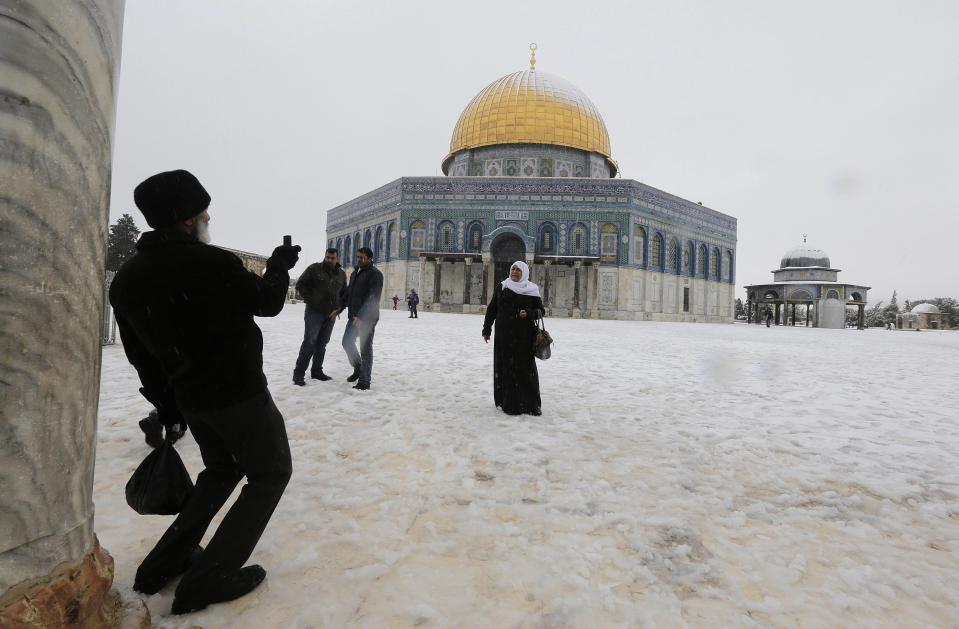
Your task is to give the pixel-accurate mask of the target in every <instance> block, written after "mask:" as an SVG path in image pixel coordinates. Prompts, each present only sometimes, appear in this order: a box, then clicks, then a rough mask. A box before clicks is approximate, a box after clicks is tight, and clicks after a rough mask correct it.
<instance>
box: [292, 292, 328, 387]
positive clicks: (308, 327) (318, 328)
mask: <svg viewBox="0 0 959 629" xmlns="http://www.w3.org/2000/svg"><path fill="white" fill-rule="evenodd" d="M303 323H304V326H303V327H304V332H303V344H302V345H300V355H299V356H297V357H296V367H294V368H293V376H294V377H298V378H302V377H304V376H305V375H306V368H307V367H308V366H309V364H310V358H312V359H313V368H312V369H310V374H312V375H314V376H316V375H319V374H320V373H322V372H323V357H324V356H326V344H327V343H329V342H330V336H331V335H332V334H333V326H334V325H336V319H331V318H330V317H329V315H325V314H323V313H320V312H317V311H315V310H311V309H310V308H307V309H306V312H305V313H304V314H303Z"/></svg>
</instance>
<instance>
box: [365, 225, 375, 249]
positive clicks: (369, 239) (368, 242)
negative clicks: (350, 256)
mask: <svg viewBox="0 0 959 629" xmlns="http://www.w3.org/2000/svg"><path fill="white" fill-rule="evenodd" d="M363 246H364V247H368V248H370V249H373V232H372V231H371V230H369V229H367V230H366V232H365V233H364V234H363ZM373 253H374V254H376V251H375V250H374V251H373Z"/></svg>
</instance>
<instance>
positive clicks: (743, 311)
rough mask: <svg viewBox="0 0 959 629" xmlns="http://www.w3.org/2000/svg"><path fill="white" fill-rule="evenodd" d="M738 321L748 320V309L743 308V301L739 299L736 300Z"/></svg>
mask: <svg viewBox="0 0 959 629" xmlns="http://www.w3.org/2000/svg"><path fill="white" fill-rule="evenodd" d="M735 317H736V318H737V319H740V318H742V319H745V318H746V308H745V307H744V306H743V300H742V299H740V298H739V297H737V298H736V315H735Z"/></svg>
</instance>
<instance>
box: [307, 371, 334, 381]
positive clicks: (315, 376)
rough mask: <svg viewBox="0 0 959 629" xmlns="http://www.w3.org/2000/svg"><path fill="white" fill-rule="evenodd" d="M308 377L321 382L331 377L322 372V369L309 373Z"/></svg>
mask: <svg viewBox="0 0 959 629" xmlns="http://www.w3.org/2000/svg"><path fill="white" fill-rule="evenodd" d="M310 377H311V378H313V379H314V380H322V381H323V382H326V381H327V380H332V379H333V378H331V377H329V376H328V375H326V374H325V373H323V372H322V371H321V372H320V373H315V374H310Z"/></svg>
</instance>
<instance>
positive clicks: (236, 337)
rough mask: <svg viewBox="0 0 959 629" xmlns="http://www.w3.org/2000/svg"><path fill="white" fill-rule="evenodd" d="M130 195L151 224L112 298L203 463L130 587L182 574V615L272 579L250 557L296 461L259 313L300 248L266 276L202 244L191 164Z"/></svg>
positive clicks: (274, 302)
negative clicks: (216, 520)
mask: <svg viewBox="0 0 959 629" xmlns="http://www.w3.org/2000/svg"><path fill="white" fill-rule="evenodd" d="M133 197H134V201H135V202H136V205H137V207H138V208H140V210H141V211H142V212H143V214H144V215H145V216H146V220H147V223H149V225H150V227H152V228H153V229H154V231H150V232H147V233H145V234H143V236H142V237H141V238H140V240H139V242H137V253H136V255H135V256H133V258H131V259H130V260H128V261H127V262H126V263H125V264H124V265H123V266H122V267H121V268H120V270H119V271H118V272H117V274H116V277H115V278H114V279H113V283H112V285H111V286H110V303H111V304H112V305H113V309H114V314H115V316H116V320H117V324H118V325H119V328H120V337H121V338H122V340H123V349H124V350H125V351H126V355H127V358H128V359H129V361H130V363H131V364H132V365H133V366H134V367H135V368H136V370H137V373H138V374H139V376H140V382H141V383H142V384H143V388H141V389H140V392H141V393H142V394H143V396H144V397H145V398H146V399H147V400H149V401H150V403H151V404H153V405H154V406H155V407H156V410H157V413H158V416H159V419H160V421H161V422H162V423H163V424H164V425H165V426H167V427H168V428H167V430H168V434H169V432H170V431H171V429H172V430H173V431H174V434H176V432H178V430H177V427H178V426H182V424H184V422H185V424H186V426H189V428H190V431H191V432H192V433H193V437H194V438H195V439H196V442H197V445H199V447H200V454H201V456H202V457H203V464H204V466H205V469H204V470H203V471H202V472H200V474H199V475H198V476H197V479H196V486H195V487H194V489H193V491H192V493H191V494H190V496H189V498H188V499H187V501H186V504H184V506H183V509H182V510H181V511H180V514H179V515H178V516H177V518H176V520H174V522H173V524H172V525H171V526H170V528H169V529H167V531H166V533H164V534H163V537H161V538H160V541H159V542H157V544H156V546H155V547H154V548H153V550H152V551H150V554H149V555H147V557H146V559H144V560H143V563H141V564H140V567H139V569H138V570H137V574H136V580H135V582H134V584H133V588H134V589H135V590H137V591H138V592H143V593H146V594H154V593H156V592H158V591H159V590H160V589H162V588H163V587H164V586H165V585H166V584H167V582H169V581H170V580H171V579H172V578H174V577H175V576H177V575H179V574H181V573H184V572H185V573H186V574H184V576H183V579H182V580H181V581H180V583H179V585H178V586H177V588H176V594H175V598H174V600H173V613H176V614H181V613H187V612H191V611H195V610H198V609H203V608H204V607H206V606H207V605H210V604H212V603H219V602H223V601H229V600H232V599H235V598H238V597H240V596H243V595H244V594H246V593H248V592H250V591H251V590H253V589H254V588H255V587H256V586H257V585H259V584H260V582H261V581H263V578H264V577H265V576H266V572H265V571H264V570H263V568H261V567H260V566H257V565H252V566H247V567H243V564H245V563H246V561H247V559H249V557H250V554H251V553H252V551H253V548H254V546H256V543H257V541H258V540H259V538H260V535H261V534H262V533H263V530H264V529H265V528H266V524H267V522H268V521H269V520H270V516H271V515H272V514H273V510H274V509H275V508H276V505H277V503H278V502H279V500H280V496H281V495H282V494H283V490H284V488H285V487H286V485H287V482H288V481H289V479H290V473H291V469H292V468H291V462H290V448H289V443H288V441H287V437H286V428H285V426H284V424H283V416H282V415H280V412H279V411H278V410H277V408H276V406H275V405H274V404H273V399H272V398H271V397H270V392H269V390H268V389H267V383H266V377H265V376H264V375H263V337H262V335H261V334H260V329H259V328H258V327H257V325H256V323H254V322H253V317H254V316H261V317H272V316H275V315H277V314H278V313H279V312H280V310H282V308H283V304H284V302H285V300H286V294H287V287H288V286H289V282H290V279H289V269H291V268H293V266H294V265H295V264H296V261H297V258H298V252H299V249H300V248H299V247H294V246H280V247H277V248H276V249H274V250H273V255H272V256H271V257H270V259H269V260H268V261H267V263H266V272H265V273H264V275H263V277H259V276H257V275H256V274H254V273H250V272H249V271H247V270H246V269H244V268H243V263H242V262H240V259H239V258H237V257H236V256H235V255H233V254H232V253H229V252H227V251H224V250H223V249H218V248H216V247H211V246H210V245H208V244H206V243H208V242H209V229H208V225H209V220H210V216H209V214H208V212H207V207H208V206H209V204H210V196H209V195H208V194H207V192H206V190H204V188H203V186H202V185H200V182H199V181H197V179H196V177H194V176H193V175H191V174H190V173H188V172H186V171H184V170H176V171H171V172H164V173H160V174H158V175H154V176H153V177H150V178H149V179H147V180H146V181H144V182H143V183H141V184H140V185H139V186H137V187H136V190H135V191H134V194H133ZM181 430H182V428H181ZM244 476H246V477H247V484H246V485H245V486H244V487H243V491H242V492H241V493H240V497H239V498H238V499H237V501H236V503H235V504H234V505H233V507H232V508H231V509H230V511H229V513H227V515H226V517H225V518H224V519H223V522H222V523H221V524H220V526H219V527H218V528H217V530H216V533H215V534H214V535H213V538H212V539H211V540H210V542H209V543H208V544H207V547H206V550H202V551H201V550H200V548H199V543H200V540H201V539H202V537H203V534H204V533H205V532H206V530H207V527H208V526H209V525H210V521H211V520H212V519H213V517H214V516H215V515H216V513H217V512H218V511H219V510H220V508H221V507H222V506H223V504H224V503H225V502H226V500H227V499H228V498H229V497H230V494H231V493H232V492H233V489H234V488H235V487H236V485H237V484H238V483H239V482H240V479H242V478H243V477H244Z"/></svg>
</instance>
